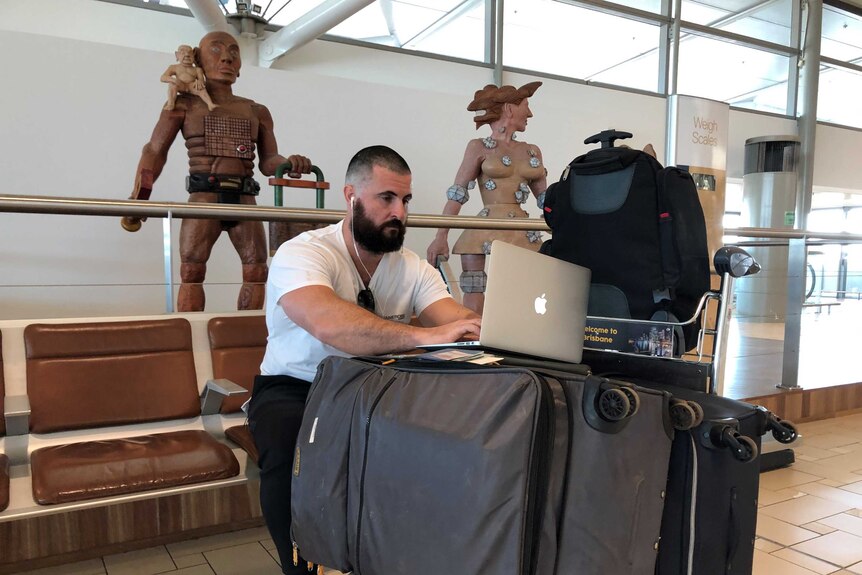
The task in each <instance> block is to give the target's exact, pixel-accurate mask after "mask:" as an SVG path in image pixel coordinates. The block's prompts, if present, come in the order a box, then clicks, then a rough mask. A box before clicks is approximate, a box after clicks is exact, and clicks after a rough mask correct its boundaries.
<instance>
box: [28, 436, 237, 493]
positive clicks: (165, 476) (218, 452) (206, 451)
mask: <svg viewBox="0 0 862 575" xmlns="http://www.w3.org/2000/svg"><path fill="white" fill-rule="evenodd" d="M30 464H31V474H32V479H33V498H34V499H35V500H36V502H37V503H39V504H40V505H51V504H56V503H66V502H69V501H80V500H84V499H94V498H97V497H110V496H113V495H122V494H126V493H135V492H138V491H147V490H150V489H164V488H166V487H174V486H177V485H187V484H190V483H199V482H204V481H212V480H216V479H225V478H228V477H234V476H235V475H238V474H239V463H238V462H237V460H236V457H234V455H233V452H232V451H231V450H230V448H229V447H227V446H226V445H224V444H223V443H219V442H218V441H216V440H215V439H214V438H213V437H212V436H211V435H209V434H208V433H206V432H205V431H176V432H171V433H159V434H154V435H143V436H139V437H130V438H125V439H111V440H105V441H84V442H81V443H70V444H66V445H58V446H53V447H44V448H42V449H37V450H36V451H34V452H33V453H32V454H31V456H30Z"/></svg>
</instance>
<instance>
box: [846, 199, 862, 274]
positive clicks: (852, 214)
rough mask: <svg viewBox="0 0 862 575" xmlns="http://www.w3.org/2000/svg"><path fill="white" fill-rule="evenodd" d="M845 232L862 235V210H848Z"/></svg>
mask: <svg viewBox="0 0 862 575" xmlns="http://www.w3.org/2000/svg"><path fill="white" fill-rule="evenodd" d="M844 231H845V232H847V233H848V234H862V208H851V209H849V210H847V227H846V229H845V230H844ZM860 269H862V268H860Z"/></svg>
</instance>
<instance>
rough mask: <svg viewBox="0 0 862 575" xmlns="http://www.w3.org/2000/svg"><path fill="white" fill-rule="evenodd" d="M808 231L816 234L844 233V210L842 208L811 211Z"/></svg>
mask: <svg viewBox="0 0 862 575" xmlns="http://www.w3.org/2000/svg"><path fill="white" fill-rule="evenodd" d="M808 229H809V230H811V231H814V232H834V231H835V230H842V231H843V230H844V210H843V209H841V208H832V209H826V210H811V213H809V214H808Z"/></svg>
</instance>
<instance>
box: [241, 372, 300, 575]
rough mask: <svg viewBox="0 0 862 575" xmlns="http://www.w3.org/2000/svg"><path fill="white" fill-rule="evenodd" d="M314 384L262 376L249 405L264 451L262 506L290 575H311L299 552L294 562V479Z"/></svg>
mask: <svg viewBox="0 0 862 575" xmlns="http://www.w3.org/2000/svg"><path fill="white" fill-rule="evenodd" d="M310 387H311V384H310V383H308V382H307V381H302V380H301V379H296V378H294V377H290V376H280V375H279V376H266V375H259V376H257V377H256V378H255V380H254V391H253V392H252V396H251V403H250V405H249V409H248V427H249V430H250V431H251V434H252V437H254V443H255V445H256V446H257V450H258V452H259V453H260V459H259V461H258V464H259V465H260V506H261V509H262V510H263V518H264V519H265V520H266V526H267V528H269V533H270V535H271V536H272V540H273V542H275V546H276V549H278V556H279V558H280V559H281V569H282V572H283V573H285V574H286V575H300V574H303V575H308V569H307V564H306V562H305V560H304V559H302V558H301V557H300V558H299V565H298V566H296V567H294V565H293V543H292V541H291V537H290V483H291V479H292V477H293V476H292V468H293V452H294V449H295V448H296V437H297V435H298V434H299V427H300V425H301V424H302V413H303V411H304V410H305V398H306V396H307V395H308V390H309V388H310Z"/></svg>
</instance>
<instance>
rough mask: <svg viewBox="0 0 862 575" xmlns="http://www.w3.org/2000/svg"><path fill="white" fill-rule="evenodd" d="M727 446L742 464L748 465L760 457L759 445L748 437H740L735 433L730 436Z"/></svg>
mask: <svg viewBox="0 0 862 575" xmlns="http://www.w3.org/2000/svg"><path fill="white" fill-rule="evenodd" d="M727 444H728V447H730V450H731V452H732V453H733V456H734V457H735V458H736V459H738V460H739V461H741V462H742V463H748V462H749V461H752V460H753V459H755V458H756V457H757V455H758V451H757V444H756V443H754V440H753V439H751V438H750V437H748V436H747V435H740V434H739V433H738V432H734V433H732V434H730V435H729V437H728V439H727Z"/></svg>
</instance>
